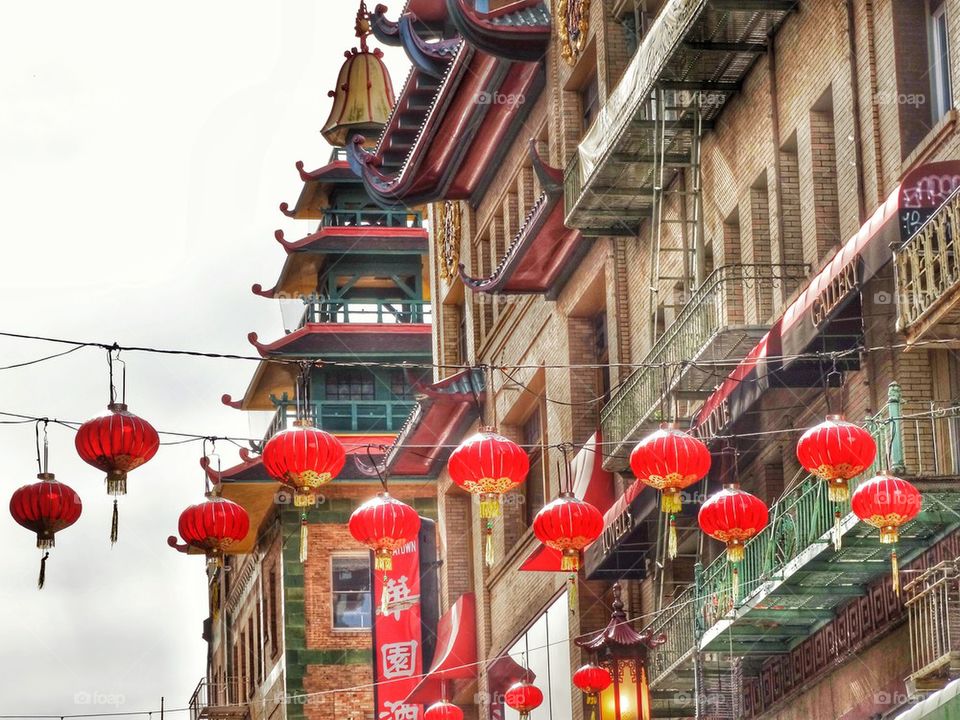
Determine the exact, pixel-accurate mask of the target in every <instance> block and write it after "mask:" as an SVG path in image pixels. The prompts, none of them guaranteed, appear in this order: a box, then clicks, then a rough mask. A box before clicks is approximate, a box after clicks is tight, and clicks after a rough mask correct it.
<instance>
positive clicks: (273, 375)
mask: <svg viewBox="0 0 960 720" xmlns="http://www.w3.org/2000/svg"><path fill="white" fill-rule="evenodd" d="M298 374H299V368H298V367H297V366H296V365H294V364H292V363H283V362H274V361H272V360H261V361H260V362H259V363H257V369H256V371H255V372H254V373H253V377H252V378H250V383H249V384H248V385H247V389H246V391H245V392H244V394H243V397H242V398H240V399H239V400H234V399H233V396H231V395H229V394H225V395H223V396H222V397H221V398H220V401H221V402H222V403H223V404H224V405H226V406H227V407H232V408H235V409H237V410H274V409H275V406H274V404H273V402H272V401H271V400H270V397H271V396H276V397H282V396H283V394H284V393H286V394H287V395H292V394H293V393H294V392H295V388H296V380H297V376H298Z"/></svg>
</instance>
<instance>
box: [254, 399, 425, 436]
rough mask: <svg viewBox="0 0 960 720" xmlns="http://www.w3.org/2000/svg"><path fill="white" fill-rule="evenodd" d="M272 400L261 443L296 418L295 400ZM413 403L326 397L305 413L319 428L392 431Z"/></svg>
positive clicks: (396, 429) (356, 431)
mask: <svg viewBox="0 0 960 720" xmlns="http://www.w3.org/2000/svg"><path fill="white" fill-rule="evenodd" d="M274 402H275V403H276V405H277V410H276V412H275V413H274V416H273V420H272V421H271V422H270V425H269V427H268V428H267V431H266V433H265V434H264V437H263V439H264V442H266V441H267V440H269V439H270V438H272V437H273V436H274V435H276V434H277V433H278V432H280V431H281V430H286V429H287V428H289V427H292V426H293V423H294V421H295V420H296V419H297V406H296V403H295V402H294V401H292V400H290V401H287V400H274ZM413 406H414V401H413V400H326V401H322V402H314V403H311V405H310V409H309V412H308V414H309V417H310V419H311V420H312V421H313V422H314V423H315V424H316V425H317V426H318V427H321V428H323V429H324V430H328V431H330V432H354V433H391V432H397V431H398V430H399V429H400V428H401V427H402V425H403V423H404V422H405V421H406V419H407V417H408V416H409V415H410V412H411V410H413Z"/></svg>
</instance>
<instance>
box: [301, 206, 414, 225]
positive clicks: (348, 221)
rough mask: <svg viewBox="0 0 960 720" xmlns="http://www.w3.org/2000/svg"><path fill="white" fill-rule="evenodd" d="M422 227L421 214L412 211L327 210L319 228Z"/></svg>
mask: <svg viewBox="0 0 960 720" xmlns="http://www.w3.org/2000/svg"><path fill="white" fill-rule="evenodd" d="M365 226H374V227H399V228H402V227H406V228H419V227H423V214H422V213H420V212H416V211H413V210H327V211H326V212H324V213H323V219H321V220H320V227H322V228H325V227H365Z"/></svg>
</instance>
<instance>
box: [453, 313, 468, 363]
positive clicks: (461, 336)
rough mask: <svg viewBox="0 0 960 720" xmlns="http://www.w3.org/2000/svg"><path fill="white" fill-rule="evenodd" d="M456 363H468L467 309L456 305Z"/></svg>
mask: <svg viewBox="0 0 960 720" xmlns="http://www.w3.org/2000/svg"><path fill="white" fill-rule="evenodd" d="M456 308H457V365H469V364H470V361H469V358H468V357H467V311H466V308H464V306H463V305H457V306H456Z"/></svg>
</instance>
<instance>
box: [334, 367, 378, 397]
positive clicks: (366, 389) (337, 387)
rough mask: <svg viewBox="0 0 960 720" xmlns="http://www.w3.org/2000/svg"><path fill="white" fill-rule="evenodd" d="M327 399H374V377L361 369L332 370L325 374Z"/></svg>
mask: <svg viewBox="0 0 960 720" xmlns="http://www.w3.org/2000/svg"><path fill="white" fill-rule="evenodd" d="M326 393H327V397H326V399H327V400H374V399H375V398H376V390H375V387H374V378H373V375H371V374H370V373H368V372H365V371H363V370H350V371H334V372H330V373H328V374H327V379H326Z"/></svg>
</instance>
